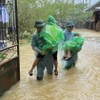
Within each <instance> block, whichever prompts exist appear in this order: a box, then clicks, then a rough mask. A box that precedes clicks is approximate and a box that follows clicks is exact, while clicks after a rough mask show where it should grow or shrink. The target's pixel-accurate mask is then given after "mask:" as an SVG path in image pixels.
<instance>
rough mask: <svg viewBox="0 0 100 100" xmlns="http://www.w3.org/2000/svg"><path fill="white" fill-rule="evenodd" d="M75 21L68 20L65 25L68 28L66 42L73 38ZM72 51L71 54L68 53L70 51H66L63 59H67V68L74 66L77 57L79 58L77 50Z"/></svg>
mask: <svg viewBox="0 0 100 100" xmlns="http://www.w3.org/2000/svg"><path fill="white" fill-rule="evenodd" d="M74 25H75V24H74V23H73V22H72V21H68V22H67V23H66V25H65V27H66V29H65V30H64V42H65V41H68V40H72V39H73V37H74V34H75V33H74V32H73V27H74ZM70 52H71V56H69V55H68V51H64V56H63V59H66V58H67V57H68V59H66V65H65V66H64V67H65V68H66V69H70V68H71V67H72V66H75V64H76V62H77V59H78V54H77V52H72V51H70Z"/></svg>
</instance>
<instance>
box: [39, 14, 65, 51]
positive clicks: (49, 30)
mask: <svg viewBox="0 0 100 100" xmlns="http://www.w3.org/2000/svg"><path fill="white" fill-rule="evenodd" d="M42 37H43V39H44V40H45V44H44V45H43V47H41V49H42V50H44V51H46V50H47V51H48V49H49V48H52V47H53V49H52V52H55V51H57V49H58V44H59V42H61V41H62V40H63V39H64V36H63V30H62V29H61V28H60V27H59V26H57V25H56V20H55V19H54V17H52V16H49V17H48V20H47V24H46V26H45V27H44V29H43V30H42Z"/></svg>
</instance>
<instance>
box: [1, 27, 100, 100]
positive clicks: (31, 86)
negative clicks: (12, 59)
mask: <svg viewBox="0 0 100 100" xmlns="http://www.w3.org/2000/svg"><path fill="white" fill-rule="evenodd" d="M74 31H76V32H79V33H81V34H82V36H83V37H84V38H85V42H84V45H83V48H82V50H81V51H80V52H79V55H78V57H79V59H78V62H77V64H76V67H73V68H71V69H70V70H65V69H63V68H62V65H61V58H60V53H59V55H58V61H59V65H58V71H59V74H58V76H55V75H51V76H50V75H47V74H46V72H45V75H44V79H43V80H42V81H37V80H36V69H34V75H33V76H29V75H28V71H29V69H30V67H31V64H32V61H33V60H34V57H33V55H34V54H33V51H32V49H31V46H30V44H27V45H24V46H23V45H22V46H20V64H21V66H20V67H21V80H20V81H19V82H18V83H16V84H15V85H14V86H12V87H11V88H10V89H9V90H8V91H7V92H6V93H5V94H4V95H3V96H2V97H0V100H100V32H95V31H91V30H86V29H85V30H84V29H77V30H76V29H75V30H74Z"/></svg>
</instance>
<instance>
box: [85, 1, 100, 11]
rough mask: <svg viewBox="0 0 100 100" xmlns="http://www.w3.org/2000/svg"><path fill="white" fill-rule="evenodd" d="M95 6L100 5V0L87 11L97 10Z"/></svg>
mask: <svg viewBox="0 0 100 100" xmlns="http://www.w3.org/2000/svg"><path fill="white" fill-rule="evenodd" d="M95 7H100V0H99V1H98V2H96V3H95V4H93V5H91V6H89V7H88V8H87V9H86V10H85V11H93V10H95Z"/></svg>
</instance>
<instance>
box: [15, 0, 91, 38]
mask: <svg viewBox="0 0 100 100" xmlns="http://www.w3.org/2000/svg"><path fill="white" fill-rule="evenodd" d="M17 1H18V20H19V32H20V33H24V32H25V30H26V31H27V32H30V33H31V34H32V33H33V32H34V22H35V21H36V20H37V19H43V20H44V21H46V20H47V17H48V16H49V15H52V16H54V17H55V18H56V20H57V21H58V23H62V22H66V21H67V20H72V21H74V23H76V22H78V21H83V20H85V19H86V18H87V17H89V16H91V13H90V12H89V13H87V12H84V9H85V8H86V7H87V5H86V4H73V2H72V1H73V0H17ZM20 37H21V38H25V37H27V36H25V35H23V34H20Z"/></svg>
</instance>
